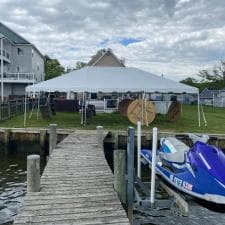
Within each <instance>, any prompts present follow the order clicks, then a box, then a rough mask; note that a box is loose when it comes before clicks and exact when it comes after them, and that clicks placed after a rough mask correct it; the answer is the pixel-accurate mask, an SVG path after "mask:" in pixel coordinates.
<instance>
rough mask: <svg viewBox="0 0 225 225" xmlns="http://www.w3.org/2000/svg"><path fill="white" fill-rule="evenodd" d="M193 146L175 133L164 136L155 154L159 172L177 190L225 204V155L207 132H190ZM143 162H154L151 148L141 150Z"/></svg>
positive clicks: (157, 171)
mask: <svg viewBox="0 0 225 225" xmlns="http://www.w3.org/2000/svg"><path fill="white" fill-rule="evenodd" d="M188 136H189V138H191V139H192V141H193V147H191V148H189V147H188V146H187V145H186V144H184V143H183V142H181V141H180V140H178V139H176V138H174V137H166V138H161V140H160V149H158V150H157V155H156V173H157V175H159V176H160V177H161V178H163V179H164V180H166V181H167V182H168V183H169V184H171V185H172V186H174V187H175V188H177V189H178V190H180V191H182V192H184V193H186V194H189V195H191V196H193V197H196V198H199V199H203V200H206V201H209V202H213V203H217V204H225V155H224V153H223V152H222V151H221V150H220V149H219V148H217V147H215V146H213V145H209V144H207V141H208V139H209V137H208V136H207V135H203V136H201V137H200V136H197V135H194V134H189V135H188ZM141 158H142V161H143V162H144V163H148V164H149V166H151V163H152V152H151V150H147V149H143V150H141Z"/></svg>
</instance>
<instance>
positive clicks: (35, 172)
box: [27, 155, 40, 192]
mask: <svg viewBox="0 0 225 225" xmlns="http://www.w3.org/2000/svg"><path fill="white" fill-rule="evenodd" d="M39 191H40V156H39V155H29V156H27V192H39Z"/></svg>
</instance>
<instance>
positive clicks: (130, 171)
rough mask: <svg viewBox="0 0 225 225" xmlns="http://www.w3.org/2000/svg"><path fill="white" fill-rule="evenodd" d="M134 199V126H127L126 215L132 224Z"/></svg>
mask: <svg viewBox="0 0 225 225" xmlns="http://www.w3.org/2000/svg"><path fill="white" fill-rule="evenodd" d="M133 200H134V128H133V127H129V128H128V137H127V215H128V219H129V221H130V224H131V225H133Z"/></svg>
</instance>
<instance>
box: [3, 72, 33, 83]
mask: <svg viewBox="0 0 225 225" xmlns="http://www.w3.org/2000/svg"><path fill="white" fill-rule="evenodd" d="M0 79H1V77H0ZM3 79H4V80H12V81H30V82H35V77H34V74H33V73H4V74H3Z"/></svg>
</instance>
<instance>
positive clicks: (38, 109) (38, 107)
mask: <svg viewBox="0 0 225 225" xmlns="http://www.w3.org/2000/svg"><path fill="white" fill-rule="evenodd" d="M40 97H41V92H39V93H38V105H37V120H38V117H39V111H40Z"/></svg>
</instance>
